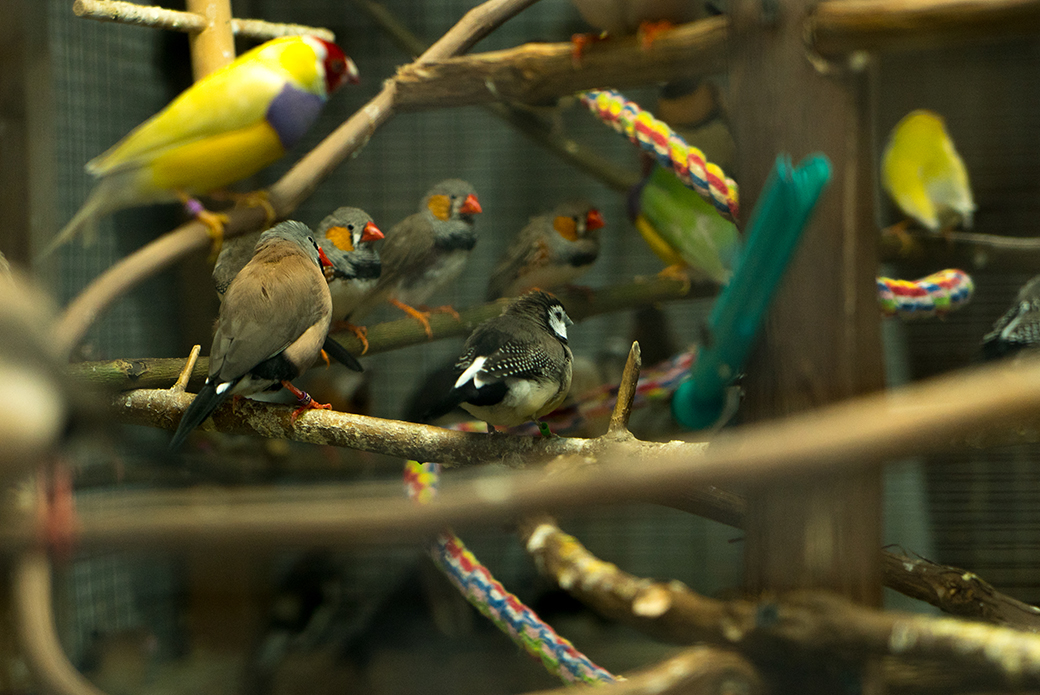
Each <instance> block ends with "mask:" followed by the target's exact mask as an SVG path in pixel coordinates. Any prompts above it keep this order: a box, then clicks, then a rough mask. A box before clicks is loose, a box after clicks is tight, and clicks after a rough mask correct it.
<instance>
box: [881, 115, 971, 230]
mask: <svg viewBox="0 0 1040 695" xmlns="http://www.w3.org/2000/svg"><path fill="white" fill-rule="evenodd" d="M881 183H882V185H883V186H884V187H885V190H886V191H888V194H889V195H890V196H892V200H894V201H895V203H896V205H898V206H899V209H900V210H902V211H903V212H904V213H905V214H906V215H908V216H909V217H911V218H913V219H914V220H917V222H919V223H920V224H921V225H922V226H924V227H925V229H928V230H930V231H933V232H937V231H940V230H949V229H952V228H953V227H956V226H957V225H958V224H960V225H962V226H963V227H964V228H965V229H970V228H971V224H972V216H973V215H974V213H975V201H974V199H973V198H972V195H971V184H970V183H968V170H967V169H966V168H965V166H964V161H963V160H962V159H961V156H960V155H959V154H957V150H956V148H955V147H954V146H953V140H951V139H950V135H949V133H947V132H946V126H945V125H944V124H943V119H942V118H941V117H940V116H939V115H938V114H936V113H933V112H932V111H926V110H924V109H919V110H917V111H911V112H910V113H908V114H907V115H906V116H904V117H903V119H902V120H901V121H899V123H897V124H896V126H895V128H893V129H892V133H891V134H890V135H889V137H888V143H887V144H886V145H885V151H884V154H883V155H882V158H881Z"/></svg>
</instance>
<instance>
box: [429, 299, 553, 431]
mask: <svg viewBox="0 0 1040 695" xmlns="http://www.w3.org/2000/svg"><path fill="white" fill-rule="evenodd" d="M570 325H572V321H571V320H570V318H569V317H568V316H567V312H566V310H564V308H563V304H561V303H560V300H558V299H556V298H555V297H554V296H552V295H551V294H549V293H548V292H542V291H541V290H535V291H532V292H528V293H527V294H525V295H523V296H521V297H520V298H518V299H516V300H514V301H513V303H512V304H510V305H509V306H508V307H507V308H506V310H505V312H503V313H502V315H500V316H496V317H495V318H493V319H489V320H487V321H485V322H484V323H482V324H480V325H479V326H477V328H476V330H474V331H473V333H472V334H471V335H470V337H469V338H468V339H467V340H466V344H465V346H464V348H463V353H462V356H461V357H460V358H459V360H458V362H456V364H455V371H456V374H458V378H457V379H456V380H455V385H454V386H453V387H452V388H451V391H449V392H448V394H447V395H446V396H445V397H444V398H443V399H442V400H441V402H440V403H439V404H438V405H437V406H435V407H434V408H432V409H431V410H430V412H429V413H427V415H426V417H425V418H424V419H425V420H432V419H435V418H438V417H440V416H442V415H444V414H445V413H447V412H449V411H450V410H451V409H452V408H454V407H456V406H461V407H462V408H464V409H465V410H466V411H468V412H469V413H470V414H472V415H474V416H476V417H478V418H480V419H481V420H484V421H485V422H487V423H488V429H489V431H493V430H494V428H495V427H514V426H516V425H520V424H523V423H525V422H527V421H528V420H537V419H538V418H540V417H542V416H543V415H546V414H547V413H550V412H552V411H553V410H555V409H556V408H557V407H558V406H559V405H560V403H562V402H563V399H564V398H566V397H567V392H568V391H569V390H570V387H571V363H572V359H573V356H572V354H571V349H570V347H569V346H568V345H567V326H570Z"/></svg>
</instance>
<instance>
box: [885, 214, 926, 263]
mask: <svg viewBox="0 0 1040 695" xmlns="http://www.w3.org/2000/svg"><path fill="white" fill-rule="evenodd" d="M909 227H910V220H901V221H899V222H896V223H895V224H893V225H892V226H890V227H885V228H884V229H882V230H881V233H882V234H885V235H891V236H894V237H895V238H897V239H899V255H900V256H903V257H906V256H912V255H914V254H915V253H916V252H917V251H919V250H920V247H919V245H918V243H917V242H916V241H914V238H913V237H912V236H910V232H908V231H907V230H908V228H909Z"/></svg>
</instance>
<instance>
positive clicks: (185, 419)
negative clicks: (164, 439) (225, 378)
mask: <svg viewBox="0 0 1040 695" xmlns="http://www.w3.org/2000/svg"><path fill="white" fill-rule="evenodd" d="M230 393H231V389H230V388H228V389H227V390H225V391H224V392H223V393H221V394H218V393H217V384H216V382H206V383H205V384H203V386H202V389H201V390H200V391H199V393H198V395H196V396H195V400H193V401H192V402H191V405H189V406H188V407H187V408H186V409H185V411H184V415H182V416H181V421H180V424H179V425H177V431H176V432H175V433H174V435H173V439H171V440H170V450H171V451H172V450H176V449H179V448H180V446H181V444H183V443H184V440H185V439H187V438H188V435H189V434H191V432H192V430H194V429H195V428H196V427H198V426H199V425H201V424H202V421H203V420H205V419H206V418H208V417H209V416H210V415H211V414H212V413H213V411H214V410H216V409H217V407H218V406H219V405H220V404H221V403H223V402H224V401H225V400H227V397H228V395H229V394H230Z"/></svg>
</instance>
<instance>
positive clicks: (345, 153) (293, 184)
mask: <svg viewBox="0 0 1040 695" xmlns="http://www.w3.org/2000/svg"><path fill="white" fill-rule="evenodd" d="M535 1H536V0H488V1H487V2H485V3H484V4H483V5H479V6H478V7H475V8H473V9H472V10H470V11H469V12H468V13H466V15H465V16H464V17H463V18H462V20H461V21H460V22H459V23H458V24H456V25H455V27H453V28H452V29H451V30H450V31H449V32H448V34H446V35H445V37H444V38H442V39H441V40H440V41H438V42H437V44H436V45H435V46H434V47H432V48H431V49H430V51H434V49H437V50H436V51H435V52H434V53H432V54H431V53H430V51H427V53H426V54H423V55H422V56H420V57H419V59H418V60H417V61H416V63H418V64H422V63H423V62H426V61H429V60H431V59H433V58H435V57H437V58H439V57H443V56H445V55H451V54H454V53H458V52H461V51H464V50H466V48H468V47H469V46H471V45H472V44H473V42H474V41H475V40H476V39H474V36H477V37H482V36H485V35H486V34H487V33H488V32H489V31H491V29H492V28H493V26H494V22H498V23H501V22H504V21H506V20H507V19H509V17H511V16H513V15H514V14H516V13H517V12H519V11H521V10H522V9H524V8H525V7H527V6H529V5H530V4H532V3H533V2H535ZM448 37H451V42H454V43H451V42H446V41H445V39H447V38H448ZM395 94H396V82H395V81H394V80H388V81H387V82H386V84H385V85H384V86H383V89H382V90H381V91H380V92H379V94H377V95H376V96H375V97H374V98H373V99H372V100H371V101H369V102H368V104H366V105H365V106H364V107H362V109H361V110H360V111H358V112H357V113H355V114H354V115H353V116H351V117H350V118H348V119H347V120H346V121H345V122H344V123H343V124H342V125H340V126H339V127H338V128H336V130H334V131H333V132H332V133H331V134H330V135H329V136H328V137H326V138H325V139H324V140H322V141H321V143H319V144H318V146H317V147H315V148H314V149H313V150H311V151H310V152H308V153H307V155H306V156H304V157H303V158H302V159H301V160H300V161H299V162H297V163H296V165H295V166H294V167H293V168H292V169H290V170H289V171H288V172H287V173H286V174H285V176H283V177H282V178H281V179H279V180H278V182H277V183H275V184H274V185H273V186H272V187H271V189H270V192H269V201H270V203H271V205H272V206H273V207H274V209H275V213H276V217H277V218H278V219H284V218H285V217H286V216H287V215H288V214H289V213H291V212H292V211H293V210H295V209H296V207H297V206H298V205H299V204H300V203H301V202H302V201H303V200H304V199H306V198H307V197H308V196H309V195H310V194H311V193H313V192H314V189H315V188H317V186H318V184H319V183H320V182H321V181H323V180H324V179H325V178H326V177H327V176H328V175H329V174H330V173H332V171H333V170H334V169H335V168H336V167H337V166H339V165H340V164H341V163H342V162H343V161H344V160H345V159H346V158H347V157H349V156H350V155H351V154H353V153H355V152H357V151H358V150H360V149H361V148H362V147H363V146H364V144H365V143H366V142H367V141H368V139H369V138H370V137H371V136H372V134H373V133H374V132H375V131H376V129H377V128H378V127H379V126H380V125H382V124H383V123H385V122H386V121H387V120H389V119H390V117H391V116H392V115H393V109H394V99H395ZM228 217H229V219H228V222H227V224H226V225H225V229H224V235H225V237H227V238H231V237H235V236H239V235H241V234H246V233H249V232H253V231H256V230H257V229H260V227H261V225H262V224H263V223H264V222H266V221H267V219H266V213H265V212H264V211H263V210H261V209H259V208H256V207H253V208H241V209H237V210H232V211H231V212H230V213H229V215H228ZM209 241H210V236H209V234H208V233H207V230H206V227H205V226H204V225H203V224H201V223H200V222H194V221H193V222H189V223H188V224H185V225H181V226H180V227H178V228H177V229H175V230H173V231H172V232H170V233H168V234H165V235H163V236H162V237H160V238H158V239H156V240H155V241H153V242H152V243H150V244H148V245H147V246H145V247H144V248H142V249H139V250H138V251H136V252H135V253H133V254H131V255H130V256H128V257H127V258H124V259H123V260H121V261H119V262H118V263H116V264H115V265H113V266H112V267H110V268H109V269H108V270H107V271H105V272H104V273H103V274H102V275H101V276H100V277H99V278H97V279H96V280H94V282H92V283H91V284H90V285H89V286H88V287H87V288H86V289H85V290H83V292H82V293H80V295H79V296H78V297H76V299H74V300H73V301H72V303H71V304H70V305H69V306H68V307H67V308H66V309H65V312H64V313H63V314H62V315H61V317H60V318H59V320H58V323H57V324H56V326H55V327H54V342H55V344H56V346H57V349H58V350H59V353H60V354H62V355H66V356H67V355H69V354H71V353H72V350H73V348H75V347H76V345H77V344H79V342H80V341H81V340H82V339H83V336H84V335H85V334H86V331H87V329H88V328H89V327H90V325H91V323H93V322H94V320H95V319H96V318H97V316H98V314H100V313H101V312H102V311H104V310H105V309H106V308H107V307H109V306H110V305H111V304H112V302H114V301H115V300H116V299H117V298H118V297H120V296H121V295H122V294H123V293H125V292H126V291H128V290H129V289H131V288H133V287H135V286H136V285H137V284H138V283H140V282H142V281H143V280H145V279H147V278H148V277H151V276H152V275H153V274H155V273H157V272H159V271H161V270H163V269H164V268H167V267H169V266H170V265H171V264H173V263H174V262H176V261H177V260H179V259H180V258H183V257H184V256H187V255H188V254H189V253H191V252H193V251H198V250H201V249H203V248H206V246H207V245H208V244H209Z"/></svg>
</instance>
